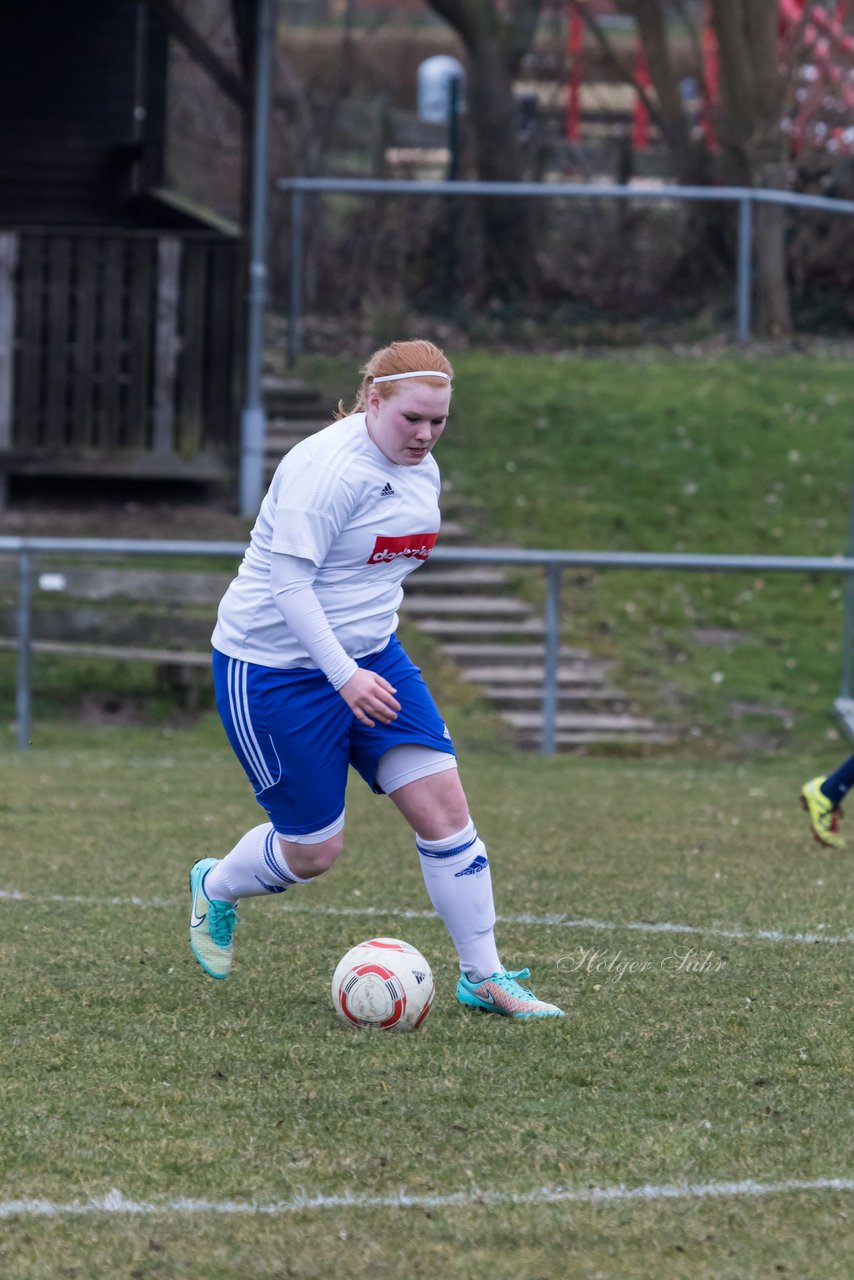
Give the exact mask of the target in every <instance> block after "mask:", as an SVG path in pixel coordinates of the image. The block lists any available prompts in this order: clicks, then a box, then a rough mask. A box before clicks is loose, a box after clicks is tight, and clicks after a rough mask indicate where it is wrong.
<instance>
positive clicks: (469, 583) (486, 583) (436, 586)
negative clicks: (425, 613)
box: [405, 526, 505, 592]
mask: <svg viewBox="0 0 854 1280" xmlns="http://www.w3.org/2000/svg"><path fill="white" fill-rule="evenodd" d="M444 532H445V527H444V526H443V529H442V534H444ZM504 582H505V576H504V574H503V573H502V571H501V570H500V569H488V568H481V567H479V566H477V565H475V566H472V567H469V566H461V567H460V568H458V569H455V568H452V567H451V566H450V565H449V566H447V567H446V566H445V565H444V564H442V562H441V561H438V560H437V561H433V562H432V563H430V562H429V561H428V562H427V564H425V565H424V566H423V568H421V569H419V570H418V572H417V573H411V574H410V575H409V577H408V578H407V579H406V588H405V589H406V591H407V592H409V591H421V592H423V591H479V590H482V589H483V588H484V587H501V586H503V585H504Z"/></svg>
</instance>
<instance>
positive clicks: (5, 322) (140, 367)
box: [0, 229, 242, 480]
mask: <svg viewBox="0 0 854 1280" xmlns="http://www.w3.org/2000/svg"><path fill="white" fill-rule="evenodd" d="M240 254H241V242H240V241H238V240H228V239H226V238H225V237H222V236H213V235H210V234H208V235H204V234H201V233H189V234H186V233H185V234H178V233H174V232H170V233H157V232H142V231H137V232H118V231H116V232H104V231H92V232H85V231H81V230H77V231H70V230H59V229H56V230H44V229H42V230H36V229H30V230H27V229H23V230H21V231H18V232H12V231H9V230H6V231H3V230H2V229H0V472H2V473H5V474H33V475H53V476H74V475H93V476H97V475H101V476H106V475H110V476H136V477H140V478H142V477H148V478H160V479H169V478H174V479H180V478H185V479H198V480H216V479H223V478H225V476H226V475H227V472H228V468H229V465H230V464H231V463H232V462H233V456H234V448H235V444H236V425H237V417H238V415H237V408H236V406H237V397H238V394H239V390H240V388H239V387H238V386H236V385H235V383H236V372H237V370H238V369H239V367H240V361H239V343H240V330H241V327H242V325H241V307H240V297H239V281H240Z"/></svg>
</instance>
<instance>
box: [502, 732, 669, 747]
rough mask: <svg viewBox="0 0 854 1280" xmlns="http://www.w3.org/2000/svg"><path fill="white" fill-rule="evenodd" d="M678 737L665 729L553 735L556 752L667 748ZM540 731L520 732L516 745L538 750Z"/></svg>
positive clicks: (517, 735)
mask: <svg viewBox="0 0 854 1280" xmlns="http://www.w3.org/2000/svg"><path fill="white" fill-rule="evenodd" d="M677 737H678V735H677V734H675V733H670V732H668V731H667V730H665V729H655V730H654V731H652V730H643V732H640V733H634V732H633V733H623V732H620V733H612V732H609V731H607V730H604V729H593V730H586V729H572V730H564V731H563V732H560V733H558V732H556V733H555V739H554V742H555V748H556V749H557V750H558V751H576V750H579V749H581V748H583V747H601V746H603V745H605V744H615V745H617V744H618V745H620V746H626V747H629V746H631V747H648V746H668V745H670V744H672V743H673V742H675V741H676V740H677ZM541 741H542V738H541V730H539V729H538V730H536V731H534V730H531V731H521V732H518V733H517V734H516V745H517V747H519V748H520V749H522V750H525V751H537V750H539V747H540V743H541Z"/></svg>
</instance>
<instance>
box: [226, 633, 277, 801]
mask: <svg viewBox="0 0 854 1280" xmlns="http://www.w3.org/2000/svg"><path fill="white" fill-rule="evenodd" d="M248 674H249V669H248V667H247V665H246V663H245V662H241V661H239V659H237V658H229V660H228V709H229V711H230V712H231V721H232V724H233V725H234V732H235V734H236V735H237V739H238V741H239V742H240V746H241V749H242V751H243V754H244V755H245V756H246V760H247V763H248V764H249V765H250V767H251V768H252V771H253V772H254V774H255V780H256V782H257V784H258V789H259V790H260V791H266V790H267V788H268V787H272V786H273V782H274V779H273V775H272V774H271V773H270V770H269V769H268V767H267V762H266V760H265V759H264V753H263V752H262V750H261V747H260V745H259V743H258V739H257V738H256V737H255V730H254V729H253V728H252V721H251V720H250V718H249V700H248V698H247V696H246V685H247V679H248Z"/></svg>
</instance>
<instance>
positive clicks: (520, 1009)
mask: <svg viewBox="0 0 854 1280" xmlns="http://www.w3.org/2000/svg"><path fill="white" fill-rule="evenodd" d="M528 976H529V970H528V969H518V970H517V971H516V972H515V973H508V972H507V970H506V969H501V970H499V972H498V973H493V974H492V975H491V977H489V978H483V979H481V981H480V982H470V981H469V979H468V978H467V977H466V975H465V974H464V973H461V974H460V980H459V982H458V983H457V999H458V1000H459V1002H460V1004H463V1005H465V1006H466V1007H467V1008H469V1009H480V1010H481V1011H482V1012H484V1013H499V1014H501V1015H502V1016H503V1017H505V1018H563V1017H564V1016H565V1015H564V1012H563V1009H559V1008H558V1007H557V1005H556V1004H546V1002H545V1001H544V1000H538V999H537V997H536V996H535V995H534V993H533V991H529V990H528V988H527V987H521V986H520V985H519V983H518V982H517V981H516V979H517V978H527V977H528Z"/></svg>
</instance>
